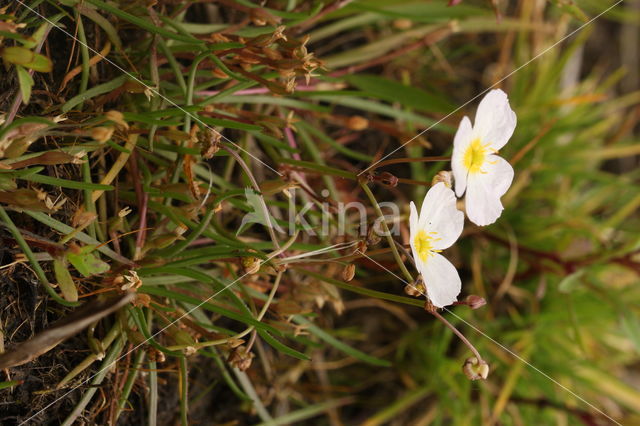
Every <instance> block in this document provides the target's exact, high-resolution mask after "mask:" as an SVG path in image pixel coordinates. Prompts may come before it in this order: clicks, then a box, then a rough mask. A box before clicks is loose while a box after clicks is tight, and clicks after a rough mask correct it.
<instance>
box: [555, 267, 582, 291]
mask: <svg viewBox="0 0 640 426" xmlns="http://www.w3.org/2000/svg"><path fill="white" fill-rule="evenodd" d="M583 275H584V269H578V270H577V271H575V272H574V273H572V274H569V275H567V276H566V277H564V278H563V279H562V281H560V283H559V284H558V290H559V291H560V292H562V293H571V292H572V291H574V290H575V289H576V288H577V287H578V286H579V285H580V278H582V276H583Z"/></svg>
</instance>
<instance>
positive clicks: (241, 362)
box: [227, 346, 254, 371]
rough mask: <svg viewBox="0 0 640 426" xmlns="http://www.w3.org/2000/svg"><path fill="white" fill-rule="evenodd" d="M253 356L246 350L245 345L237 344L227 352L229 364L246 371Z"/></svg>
mask: <svg viewBox="0 0 640 426" xmlns="http://www.w3.org/2000/svg"><path fill="white" fill-rule="evenodd" d="M253 357H254V355H253V353H251V352H247V348H246V347H244V346H238V347H236V348H234V349H233V350H232V351H231V352H230V353H229V357H228V358H227V362H228V363H229V364H231V366H232V367H236V368H237V369H238V370H240V371H246V370H247V369H248V368H249V367H251V361H252V360H253Z"/></svg>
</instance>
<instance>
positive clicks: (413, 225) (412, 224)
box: [409, 201, 418, 233]
mask: <svg viewBox="0 0 640 426" xmlns="http://www.w3.org/2000/svg"><path fill="white" fill-rule="evenodd" d="M417 230H418V209H417V208H416V205H415V204H414V203H413V201H411V202H410V203H409V231H410V232H411V233H416V232H417Z"/></svg>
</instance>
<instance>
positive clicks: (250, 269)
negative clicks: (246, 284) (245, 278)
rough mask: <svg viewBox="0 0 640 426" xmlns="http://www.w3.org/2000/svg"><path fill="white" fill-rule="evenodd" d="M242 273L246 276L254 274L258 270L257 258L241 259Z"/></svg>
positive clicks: (258, 260) (258, 262) (258, 261)
mask: <svg viewBox="0 0 640 426" xmlns="http://www.w3.org/2000/svg"><path fill="white" fill-rule="evenodd" d="M240 262H241V264H242V268H243V269H244V273H245V274H247V275H250V274H255V273H256V272H258V270H259V269H260V259H258V258H257V257H253V256H249V257H243V258H242V259H241V260H240Z"/></svg>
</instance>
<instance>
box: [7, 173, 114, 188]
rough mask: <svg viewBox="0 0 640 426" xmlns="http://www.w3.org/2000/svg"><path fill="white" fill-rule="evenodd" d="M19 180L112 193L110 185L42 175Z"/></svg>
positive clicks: (24, 177)
mask: <svg viewBox="0 0 640 426" xmlns="http://www.w3.org/2000/svg"><path fill="white" fill-rule="evenodd" d="M19 179H22V180H27V181H30V182H37V183H43V184H45V185H53V186H61V187H62V188H71V189H86V190H91V191H95V190H99V191H113V189H114V188H113V186H111V185H102V184H99V183H90V182H76V181H74V180H67V179H60V178H54V177H51V176H44V175H37V174H34V175H28V176H22V177H20V178H19Z"/></svg>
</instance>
